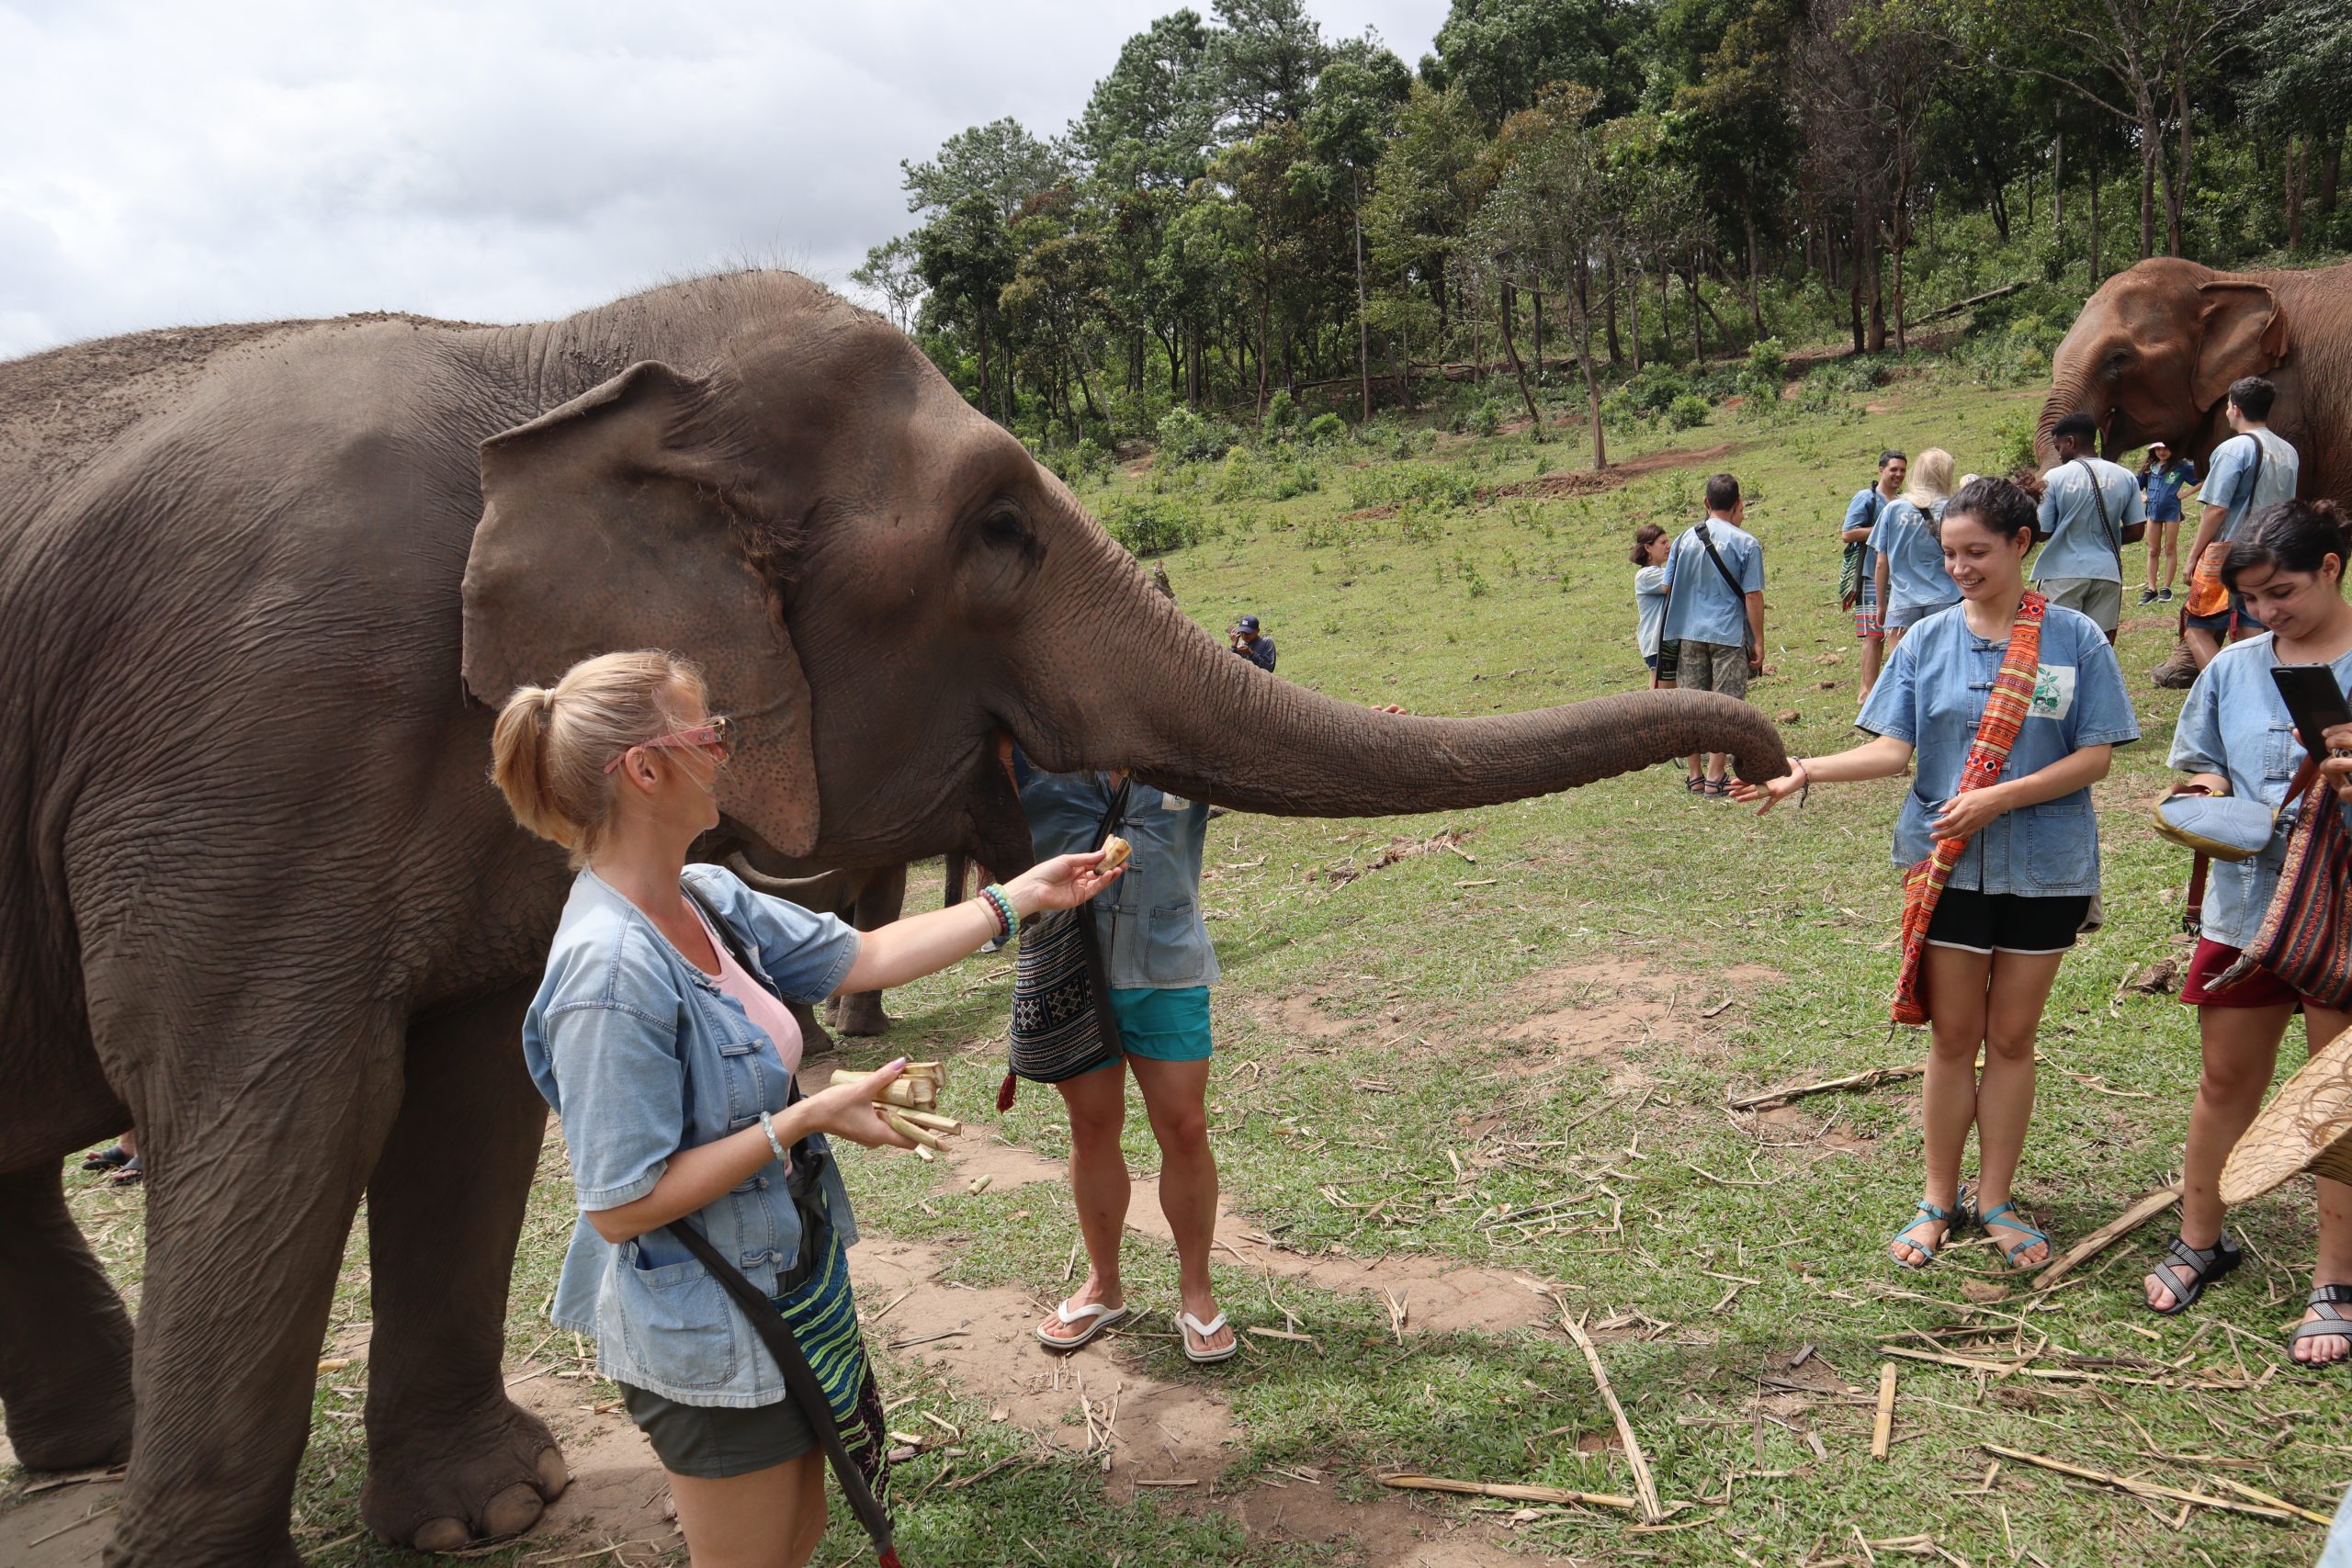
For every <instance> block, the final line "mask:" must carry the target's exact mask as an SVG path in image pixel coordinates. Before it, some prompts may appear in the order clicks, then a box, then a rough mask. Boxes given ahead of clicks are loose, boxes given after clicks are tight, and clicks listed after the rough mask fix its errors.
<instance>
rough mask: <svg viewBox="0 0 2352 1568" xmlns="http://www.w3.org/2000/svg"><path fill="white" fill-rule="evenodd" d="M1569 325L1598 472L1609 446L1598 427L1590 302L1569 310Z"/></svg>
mask: <svg viewBox="0 0 2352 1568" xmlns="http://www.w3.org/2000/svg"><path fill="white" fill-rule="evenodd" d="M1569 314H1570V315H1571V316H1572V317H1573V318H1574V320H1573V321H1571V323H1570V324H1571V325H1572V326H1573V327H1574V328H1575V329H1576V336H1577V367H1578V368H1579V369H1581V370H1582V371H1583V372H1584V409H1585V423H1587V424H1589V426H1590V427H1591V429H1592V467H1593V471H1594V472H1596V473H1598V472H1600V470H1601V469H1603V468H1607V467H1609V446H1608V443H1607V442H1606V440H1605V439H1603V437H1602V434H1601V428H1600V377H1599V376H1598V375H1597V374H1595V373H1594V371H1593V368H1592V305H1591V302H1590V301H1589V300H1588V301H1586V303H1585V305H1584V307H1583V308H1582V309H1581V310H1572V311H1570V312H1569Z"/></svg>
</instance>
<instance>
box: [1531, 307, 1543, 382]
mask: <svg viewBox="0 0 2352 1568" xmlns="http://www.w3.org/2000/svg"><path fill="white" fill-rule="evenodd" d="M1527 297H1528V299H1530V300H1532V301H1533V310H1534V313H1535V378H1536V379H1537V380H1538V381H1541V380H1542V379H1544V288H1543V285H1541V284H1538V285H1536V287H1535V288H1533V289H1532V290H1530V291H1529V293H1528V296H1527Z"/></svg>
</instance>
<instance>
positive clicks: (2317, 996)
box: [2205, 759, 2352, 1009]
mask: <svg viewBox="0 0 2352 1568" xmlns="http://www.w3.org/2000/svg"><path fill="white" fill-rule="evenodd" d="M2317 776H2318V768H2317V764H2316V763H2314V762H2312V761H2311V760H2309V759H2305V761H2304V762H2303V766H2302V768H2301V772H2300V773H2298V775H2297V777H2296V780H2295V784H2294V787H2293V788H2292V789H2290V791H2289V792H2288V795H2287V798H2288V799H2289V800H2292V799H2294V798H2295V796H2296V795H2298V794H2302V793H2304V792H2306V791H2308V792H2309V794H2308V798H2306V799H2305V800H2304V802H2303V808H2302V810H2301V812H2300V813H2298V814H2297V816H2296V818H2295V826H2294V828H2293V829H2291V830H2290V834H2289V836H2288V840H2287V859H2286V862H2285V863H2284V864H2283V865H2281V866H2280V868H2279V871H2278V892H2276V893H2274V894H2272V895H2271V896H2270V908H2267V909H2266V910H2264V911H2263V914H2262V928H2261V930H2259V931H2256V932H2255V936H2254V941H2252V942H2248V943H2247V944H2246V946H2245V950H2244V951H2243V952H2241V953H2239V954H2238V956H2237V960H2236V962H2235V963H2233V964H2231V965H2230V966H2229V967H2228V968H2227V969H2224V970H2222V973H2221V974H2220V975H2219V976H2216V977H2215V978H2214V979H2213V980H2212V982H2211V984H2209V985H2208V986H2207V987H2205V988H2206V989H2207V990H2209V991H2219V990H2224V989H2226V988H2228V987H2231V986H2234V985H2236V984H2237V983H2238V982H2239V981H2241V980H2244V979H2245V978H2246V977H2247V976H2251V975H2252V974H2254V972H2255V971H2256V970H2257V969H2267V970H2269V971H2270V972H2271V973H2272V974H2273V975H2276V976H2278V978H2279V979H2281V980H2283V981H2285V982H2286V983H2287V984H2288V985H2289V986H2290V987H2293V988H2294V989H2295V990H2296V991H2298V992H2299V993H2301V995H2303V996H2306V997H2309V998H2311V999H2312V1000H2313V1001H2315V1002H2317V1003H2319V1004H2320V1005H2321V1006H2322V1007H2329V1008H2337V1009H2342V1008H2346V1007H2352V887H2347V886H2346V885H2347V882H2352V829H2346V827H2345V825H2344V811H2343V808H2342V807H2339V806H2337V805H2336V803H2335V795H2334V794H2333V792H2331V791H2330V790H2328V789H2327V788H2326V787H2325V786H2324V785H2319V784H2314V783H2313V780H2314V779H2315V778H2316V777H2317ZM2282 809H2283V807H2282Z"/></svg>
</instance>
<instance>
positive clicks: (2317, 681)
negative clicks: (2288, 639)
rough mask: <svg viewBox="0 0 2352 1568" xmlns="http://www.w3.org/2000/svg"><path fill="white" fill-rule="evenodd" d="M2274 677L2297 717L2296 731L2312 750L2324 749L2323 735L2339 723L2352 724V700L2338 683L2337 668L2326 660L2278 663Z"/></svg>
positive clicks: (2306, 747) (2288, 709) (2281, 695)
mask: <svg viewBox="0 0 2352 1568" xmlns="http://www.w3.org/2000/svg"><path fill="white" fill-rule="evenodd" d="M2270 679H2271V681H2272V682H2273V683H2275V684H2276V685H2277V686H2278V695H2279V696H2280V697H2281V698H2283V699H2285V701H2286V704H2287V713H2288V716H2290V717H2291V718H2292V719H2293V720H2294V721H2295V733H2296V734H2297V735H2298V736H2300V737H2301V739H2302V742H2303V748H2304V750H2309V751H2319V750H2323V749H2324V747H2325V745H2326V742H2325V741H2324V740H2322V739H2320V737H2321V736H2323V735H2324V734H2325V733H2326V732H2327V731H2328V730H2329V729H2330V728H2333V727H2335V726H2336V725H2339V724H2352V703H2347V702H2346V701H2345V697H2344V689H2343V688H2342V687H2341V686H2338V685H2337V684H2336V683H2335V671H2334V670H2332V669H2330V668H2329V667H2328V666H2326V665H2324V664H2274V665H2272V666H2271V667H2270Z"/></svg>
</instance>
